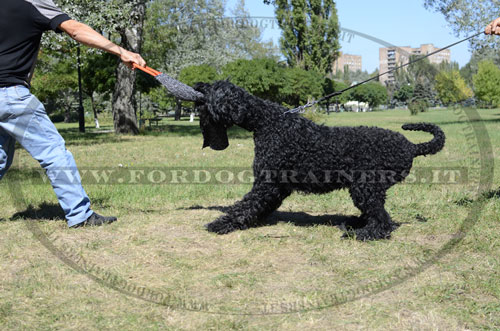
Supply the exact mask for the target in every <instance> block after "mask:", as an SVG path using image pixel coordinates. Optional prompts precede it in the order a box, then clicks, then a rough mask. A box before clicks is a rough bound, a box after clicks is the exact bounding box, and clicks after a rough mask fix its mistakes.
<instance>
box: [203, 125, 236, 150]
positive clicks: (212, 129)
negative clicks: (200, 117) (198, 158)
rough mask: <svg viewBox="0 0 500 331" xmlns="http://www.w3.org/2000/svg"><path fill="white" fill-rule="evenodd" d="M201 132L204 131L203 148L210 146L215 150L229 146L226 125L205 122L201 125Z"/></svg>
mask: <svg viewBox="0 0 500 331" xmlns="http://www.w3.org/2000/svg"><path fill="white" fill-rule="evenodd" d="M201 132H202V133H203V148H205V147H210V148H211V149H213V150H215V151H222V150H224V149H226V148H227V147H228V146H229V140H228V138H227V128H226V127H224V126H222V125H215V124H213V123H205V124H202V125H201Z"/></svg>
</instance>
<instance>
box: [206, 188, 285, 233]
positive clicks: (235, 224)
mask: <svg viewBox="0 0 500 331" xmlns="http://www.w3.org/2000/svg"><path fill="white" fill-rule="evenodd" d="M290 193H291V191H288V190H286V189H283V188H280V187H276V186H274V185H272V184H262V183H260V184H259V183H254V187H253V188H252V190H251V191H250V192H248V193H247V194H246V195H245V196H244V197H243V199H242V200H241V201H238V202H236V203H235V204H234V205H233V206H230V207H229V208H228V210H227V211H226V214H225V215H222V216H220V217H219V218H217V219H216V220H215V221H213V222H212V223H209V224H207V225H206V228H207V230H208V231H210V232H215V233H218V234H225V233H229V232H232V231H235V230H244V229H248V228H249V227H253V226H257V225H259V223H261V222H262V221H263V220H264V219H265V218H266V217H267V216H268V215H269V214H271V213H272V212H273V211H275V210H276V209H278V208H279V206H280V205H281V203H282V202H283V200H284V199H285V198H286V197H288V196H289V195H290Z"/></svg>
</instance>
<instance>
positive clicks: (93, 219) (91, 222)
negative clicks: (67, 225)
mask: <svg viewBox="0 0 500 331" xmlns="http://www.w3.org/2000/svg"><path fill="white" fill-rule="evenodd" d="M116 220H117V218H116V217H114V216H109V217H106V216H101V215H99V214H98V213H96V212H94V213H93V214H92V215H90V217H89V218H87V219H86V220H85V221H83V222H81V223H78V224H76V225H73V226H72V227H71V228H72V229H75V228H81V227H83V226H101V225H104V224H111V223H113V222H114V221H116Z"/></svg>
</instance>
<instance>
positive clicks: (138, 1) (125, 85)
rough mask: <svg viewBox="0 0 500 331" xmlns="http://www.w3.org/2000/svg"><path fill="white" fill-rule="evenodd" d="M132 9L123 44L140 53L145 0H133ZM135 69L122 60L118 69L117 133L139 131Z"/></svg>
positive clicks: (115, 115)
mask: <svg viewBox="0 0 500 331" xmlns="http://www.w3.org/2000/svg"><path fill="white" fill-rule="evenodd" d="M131 2H132V11H131V13H130V20H129V24H128V27H127V28H126V29H125V30H124V31H122V32H121V46H122V47H123V48H125V49H127V50H129V51H132V52H136V53H139V52H140V49H141V42H142V32H143V29H142V25H143V21H144V15H145V12H146V2H145V0H132V1H131ZM135 78H136V76H135V71H132V70H130V69H129V68H127V67H126V66H125V65H124V64H123V63H121V62H120V64H119V65H118V68H117V69H116V84H115V89H114V92H113V120H114V127H115V132H116V133H129V134H130V133H131V134H137V133H139V128H138V126H137V118H136V115H135V106H136V104H135V98H134V95H135Z"/></svg>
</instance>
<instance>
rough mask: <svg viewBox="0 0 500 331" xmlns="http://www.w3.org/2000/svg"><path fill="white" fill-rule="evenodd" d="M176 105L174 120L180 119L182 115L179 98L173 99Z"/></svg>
mask: <svg viewBox="0 0 500 331" xmlns="http://www.w3.org/2000/svg"><path fill="white" fill-rule="evenodd" d="M175 101H176V104H177V106H176V107H175V118H174V121H180V120H181V115H182V101H181V100H180V99H177V98H176V99H175Z"/></svg>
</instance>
